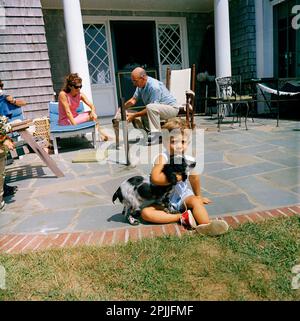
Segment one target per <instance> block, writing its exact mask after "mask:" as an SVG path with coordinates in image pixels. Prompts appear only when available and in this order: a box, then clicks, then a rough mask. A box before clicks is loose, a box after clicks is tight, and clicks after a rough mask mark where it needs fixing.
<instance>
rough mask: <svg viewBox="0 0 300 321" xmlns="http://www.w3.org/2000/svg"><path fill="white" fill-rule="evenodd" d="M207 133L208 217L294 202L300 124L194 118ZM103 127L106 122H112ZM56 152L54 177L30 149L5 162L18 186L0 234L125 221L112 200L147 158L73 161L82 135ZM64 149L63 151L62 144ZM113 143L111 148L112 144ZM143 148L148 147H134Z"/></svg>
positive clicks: (297, 199) (96, 227)
mask: <svg viewBox="0 0 300 321" xmlns="http://www.w3.org/2000/svg"><path fill="white" fill-rule="evenodd" d="M196 122H197V126H198V127H199V128H204V129H206V131H205V144H204V147H205V150H204V151H205V153H204V159H205V163H204V172H203V174H202V176H201V177H202V178H201V183H202V192H203V195H204V196H206V197H209V198H211V200H212V201H213V203H212V204H210V205H208V206H207V210H208V212H209V214H210V216H211V217H220V216H227V215H238V214H245V213H253V212H257V211H263V210H268V209H273V208H277V207H278V208H279V207H285V206H293V205H296V204H299V203H300V153H299V142H300V139H299V137H300V131H299V130H300V123H299V122H295V121H285V120H281V121H280V127H279V128H277V127H276V120H274V119H255V120H254V123H252V122H251V120H249V122H248V127H249V130H248V131H246V130H245V128H244V126H242V127H241V128H240V127H238V125H237V124H235V126H234V128H231V127H230V125H229V124H223V125H222V127H221V132H217V130H216V123H215V120H212V119H210V117H196ZM106 123H107V124H106V125H105V126H104V127H106V128H109V127H110V120H109V119H108V120H107V121H106ZM61 147H62V149H60V152H59V155H52V157H53V159H55V161H56V163H57V165H58V166H59V168H60V169H61V170H62V171H63V172H64V173H65V177H62V178H56V177H55V176H53V174H52V173H51V171H50V170H49V169H48V168H47V167H45V166H44V165H43V164H42V163H41V161H40V160H39V158H38V157H36V155H35V154H28V155H25V156H24V157H23V158H22V159H19V160H15V161H14V162H13V164H11V165H9V166H7V178H8V182H9V184H11V185H17V186H18V187H19V190H18V192H17V193H16V195H15V196H13V197H10V198H6V203H7V204H6V208H5V210H4V211H3V212H1V213H0V234H16V233H22V234H24V233H25V234H26V233H30V234H35V233H41V234H49V233H71V232H88V231H103V230H107V229H114V228H122V227H128V224H127V223H126V222H125V221H124V217H123V216H122V215H121V211H122V206H121V205H120V204H115V205H114V204H112V201H111V198H112V194H113V193H114V191H115V190H116V189H117V187H118V186H119V184H120V183H121V182H122V181H123V180H124V179H126V178H128V177H130V176H133V175H136V174H142V175H148V174H149V172H150V170H151V162H149V163H148V164H143V165H139V164H138V165H137V166H136V167H127V166H125V165H124V164H122V159H123V160H124V153H123V150H122V149H121V150H120V154H119V155H120V157H121V161H120V162H121V163H116V162H115V161H114V157H115V155H114V154H113V153H112V154H109V156H108V160H109V162H107V161H106V160H105V161H104V160H101V157H102V156H103V155H102V154H101V155H102V156H101V155H100V160H101V161H100V162H92V163H72V159H75V158H76V157H77V156H78V154H79V153H86V152H87V151H92V150H93V149H92V148H91V146H90V144H89V143H88V142H87V141H86V140H83V139H79V138H77V139H72V140H71V139H69V140H67V141H62V142H61ZM66 147H68V149H67V148H66ZM111 148H112V147H111ZM140 148H141V152H142V153H147V149H148V148H149V147H146V146H140Z"/></svg>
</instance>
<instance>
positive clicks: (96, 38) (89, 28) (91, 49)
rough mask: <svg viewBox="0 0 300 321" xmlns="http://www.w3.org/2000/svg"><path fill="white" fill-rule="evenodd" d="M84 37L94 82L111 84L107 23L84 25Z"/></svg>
mask: <svg viewBox="0 0 300 321" xmlns="http://www.w3.org/2000/svg"><path fill="white" fill-rule="evenodd" d="M84 37H85V44H86V52H87V57H88V62H89V72H90V77H91V80H92V84H110V83H111V75H110V68H109V58H108V46H107V37H106V30H105V25H104V24H91V25H84Z"/></svg>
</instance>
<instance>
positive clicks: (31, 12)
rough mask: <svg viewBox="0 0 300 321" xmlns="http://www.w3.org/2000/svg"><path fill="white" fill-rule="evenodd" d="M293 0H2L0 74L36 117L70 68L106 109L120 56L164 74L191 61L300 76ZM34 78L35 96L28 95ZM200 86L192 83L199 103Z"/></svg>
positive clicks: (255, 73)
mask: <svg viewBox="0 0 300 321" xmlns="http://www.w3.org/2000/svg"><path fill="white" fill-rule="evenodd" d="M299 2H300V1H299V0H247V1H245V0H186V1H181V0H172V1H171V0H160V1H154V0H145V1H142V0H139V1H137V0H131V1H123V0H110V1H105V0H81V1H79V0H19V1H17V0H2V7H4V8H5V11H6V21H7V26H6V28H3V27H2V28H0V39H2V41H1V43H0V59H1V60H0V78H2V79H3V80H4V82H5V83H7V88H8V90H11V91H14V92H15V93H16V92H18V93H19V95H20V96H21V97H24V98H25V99H27V100H29V104H28V106H27V110H26V113H27V114H28V116H35V115H40V114H46V113H47V108H46V103H45V101H44V100H47V99H48V101H49V100H51V99H53V96H52V94H53V91H54V92H56V93H57V94H58V92H59V90H60V88H61V87H62V84H63V80H64V76H65V75H66V74H68V73H69V72H78V73H79V74H80V76H81V77H82V78H83V91H84V92H85V93H86V94H87V95H88V96H89V97H90V98H91V99H93V101H94V104H95V105H96V109H97V114H98V115H99V116H112V115H113V114H114V113H115V111H116V108H117V106H118V105H119V104H120V95H122V94H123V93H120V91H122V79H123V78H124V77H125V76H128V73H129V72H130V69H128V68H127V67H128V64H133V63H137V64H139V65H144V66H145V67H146V69H147V70H148V71H149V73H150V74H151V75H155V76H156V77H157V78H159V79H161V80H162V81H163V80H164V78H165V70H166V67H167V66H171V67H172V68H185V67H189V66H190V65H191V64H196V69H197V72H198V73H201V72H205V71H208V72H209V74H211V75H216V76H229V75H231V74H241V75H242V78H243V79H251V78H256V77H300V18H299V15H300V7H299V4H300V3H299ZM0 7H1V0H0ZM0 16H1V15H0ZM16 17H21V19H16ZM29 17H30V19H31V20H30V19H29ZM35 19H36V20H35ZM13 23H15V25H13ZM10 26H11V27H10ZM16 33H20V34H22V35H24V36H23V37H19V38H20V39H21V40H20V42H18V43H17V41H15V40H13V39H12V38H11V37H15V34H16ZM19 38H18V39H19ZM12 41H13V43H14V46H15V47H14V50H15V52H14V53H13V55H12V54H11V50H12V49H11V45H10V43H11V42H12ZM18 46H19V47H20V50H19V51H18V49H17V48H18ZM28 46H31V49H32V50H34V51H28V52H27V51H26V50H27V49H26V50H25V47H26V48H29V47H28ZM33 47H34V49H33ZM39 48H41V50H39ZM24 50H25V51H24ZM2 57H4V58H5V60H3V58H2ZM31 58H32V59H31ZM10 59H13V61H10ZM38 59H41V60H38ZM18 60H20V61H21V63H20V61H18ZM24 66H25V67H26V70H27V71H26V72H25V73H24V72H23V71H24V68H25V67H24ZM14 68H15V69H18V68H21V70H22V72H23V74H22V73H21V71H19V70H10V69H14ZM29 68H32V69H29ZM41 70H42V71H41ZM20 75H21V76H22V77H23V78H22V77H21V76H20ZM124 75H125V76H124ZM25 76H28V78H27V80H24V77H25ZM29 76H30V77H32V78H30V77H29ZM20 77H21V78H20ZM122 77H123V78H122ZM24 83H26V86H25V87H24ZM37 85H38V86H37ZM22 86H23V87H22ZM36 86H37V88H39V89H38V91H39V93H43V98H40V101H38V99H37V98H36V99H35V101H31V100H30V99H31V98H30V97H31V96H33V94H35V93H34V92H31V90H33V89H32V88H36ZM201 86H202V84H201V82H197V92H198V97H197V98H198V104H197V105H198V111H203V107H202V106H201V102H200V96H199V93H201V90H199V89H201ZM15 95H16V94H15ZM37 96H39V95H37ZM51 96H52V97H51ZM35 97H36V96H35Z"/></svg>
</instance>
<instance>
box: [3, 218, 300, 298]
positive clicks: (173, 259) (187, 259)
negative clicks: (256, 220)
mask: <svg viewBox="0 0 300 321" xmlns="http://www.w3.org/2000/svg"><path fill="white" fill-rule="evenodd" d="M297 264H300V219H299V218H298V217H292V218H289V219H276V220H270V221H267V222H264V223H261V224H251V223H248V224H245V225H242V226H241V227H239V228H238V229H236V230H231V231H230V232H229V233H228V234H226V235H223V236H221V237H218V238H209V237H204V236H199V235H196V236H190V235H187V236H184V237H182V238H176V237H163V238H157V239H152V240H143V241H141V242H137V243H129V244H127V245H119V246H114V247H103V248H97V247H77V248H73V249H59V250H49V251H44V252H35V253H29V254H20V255H6V254H5V255H0V265H3V266H4V267H5V269H6V273H7V275H6V290H0V300H192V301H193V300H300V290H292V288H291V281H292V278H293V276H294V275H293V274H292V273H291V270H292V267H293V266H295V265H297Z"/></svg>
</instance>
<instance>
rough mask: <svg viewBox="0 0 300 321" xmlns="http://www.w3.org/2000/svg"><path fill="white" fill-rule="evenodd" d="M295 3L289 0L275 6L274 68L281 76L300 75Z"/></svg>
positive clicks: (299, 43) (298, 33) (299, 48)
mask: <svg viewBox="0 0 300 321" xmlns="http://www.w3.org/2000/svg"><path fill="white" fill-rule="evenodd" d="M295 5H296V0H288V1H284V2H282V3H280V4H278V5H276V6H274V45H275V51H274V52H275V59H274V63H275V66H274V67H275V68H274V70H275V76H277V77H279V78H290V77H299V76H300V63H299V56H300V32H299V31H297V30H295V29H294V28H293V27H292V19H293V17H294V16H295V14H293V13H292V8H293V7H294V6H295ZM297 60H298V61H297Z"/></svg>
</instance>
